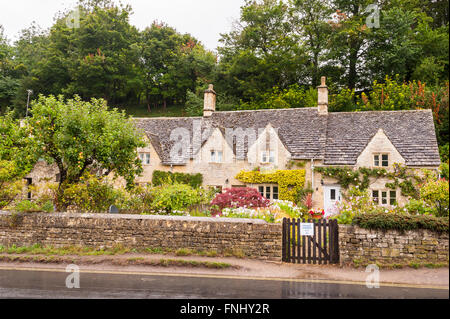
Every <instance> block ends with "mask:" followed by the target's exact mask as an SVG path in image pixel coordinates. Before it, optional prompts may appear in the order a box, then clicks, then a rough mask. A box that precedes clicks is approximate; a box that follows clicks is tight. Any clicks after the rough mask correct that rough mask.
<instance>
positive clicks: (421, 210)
mask: <svg viewBox="0 0 450 319" xmlns="http://www.w3.org/2000/svg"><path fill="white" fill-rule="evenodd" d="M404 209H406V210H407V211H408V213H410V214H411V215H436V209H435V208H434V207H431V206H430V205H428V204H426V203H425V202H424V201H423V200H417V199H411V200H410V201H409V202H408V203H406V204H405V206H404Z"/></svg>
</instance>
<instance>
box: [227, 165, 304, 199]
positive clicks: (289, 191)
mask: <svg viewBox="0 0 450 319" xmlns="http://www.w3.org/2000/svg"><path fill="white" fill-rule="evenodd" d="M235 178H236V179H237V180H238V181H241V182H243V183H247V184H278V188H279V195H280V199H282V200H289V201H292V202H293V201H295V197H296V195H297V193H298V191H299V190H301V189H303V187H304V186H305V170H304V169H293V170H276V171H270V172H264V171H263V172H260V171H241V172H239V174H237V175H236V177H235Z"/></svg>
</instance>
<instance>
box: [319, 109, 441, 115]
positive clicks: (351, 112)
mask: <svg viewBox="0 0 450 319" xmlns="http://www.w3.org/2000/svg"><path fill="white" fill-rule="evenodd" d="M393 112H395V113H402V112H404V113H410V112H411V113H412V112H432V111H431V109H415V110H371V111H348V112H328V114H330V113H331V114H361V113H393Z"/></svg>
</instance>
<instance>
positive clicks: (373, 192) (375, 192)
mask: <svg viewBox="0 0 450 319" xmlns="http://www.w3.org/2000/svg"><path fill="white" fill-rule="evenodd" d="M372 199H373V201H374V203H375V204H379V203H380V201H379V197H378V191H372Z"/></svg>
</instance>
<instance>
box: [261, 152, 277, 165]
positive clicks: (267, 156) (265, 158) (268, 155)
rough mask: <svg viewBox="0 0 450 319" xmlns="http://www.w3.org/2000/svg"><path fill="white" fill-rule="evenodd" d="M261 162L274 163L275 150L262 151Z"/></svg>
mask: <svg viewBox="0 0 450 319" xmlns="http://www.w3.org/2000/svg"><path fill="white" fill-rule="evenodd" d="M261 163H275V152H274V151H262V152H261Z"/></svg>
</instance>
